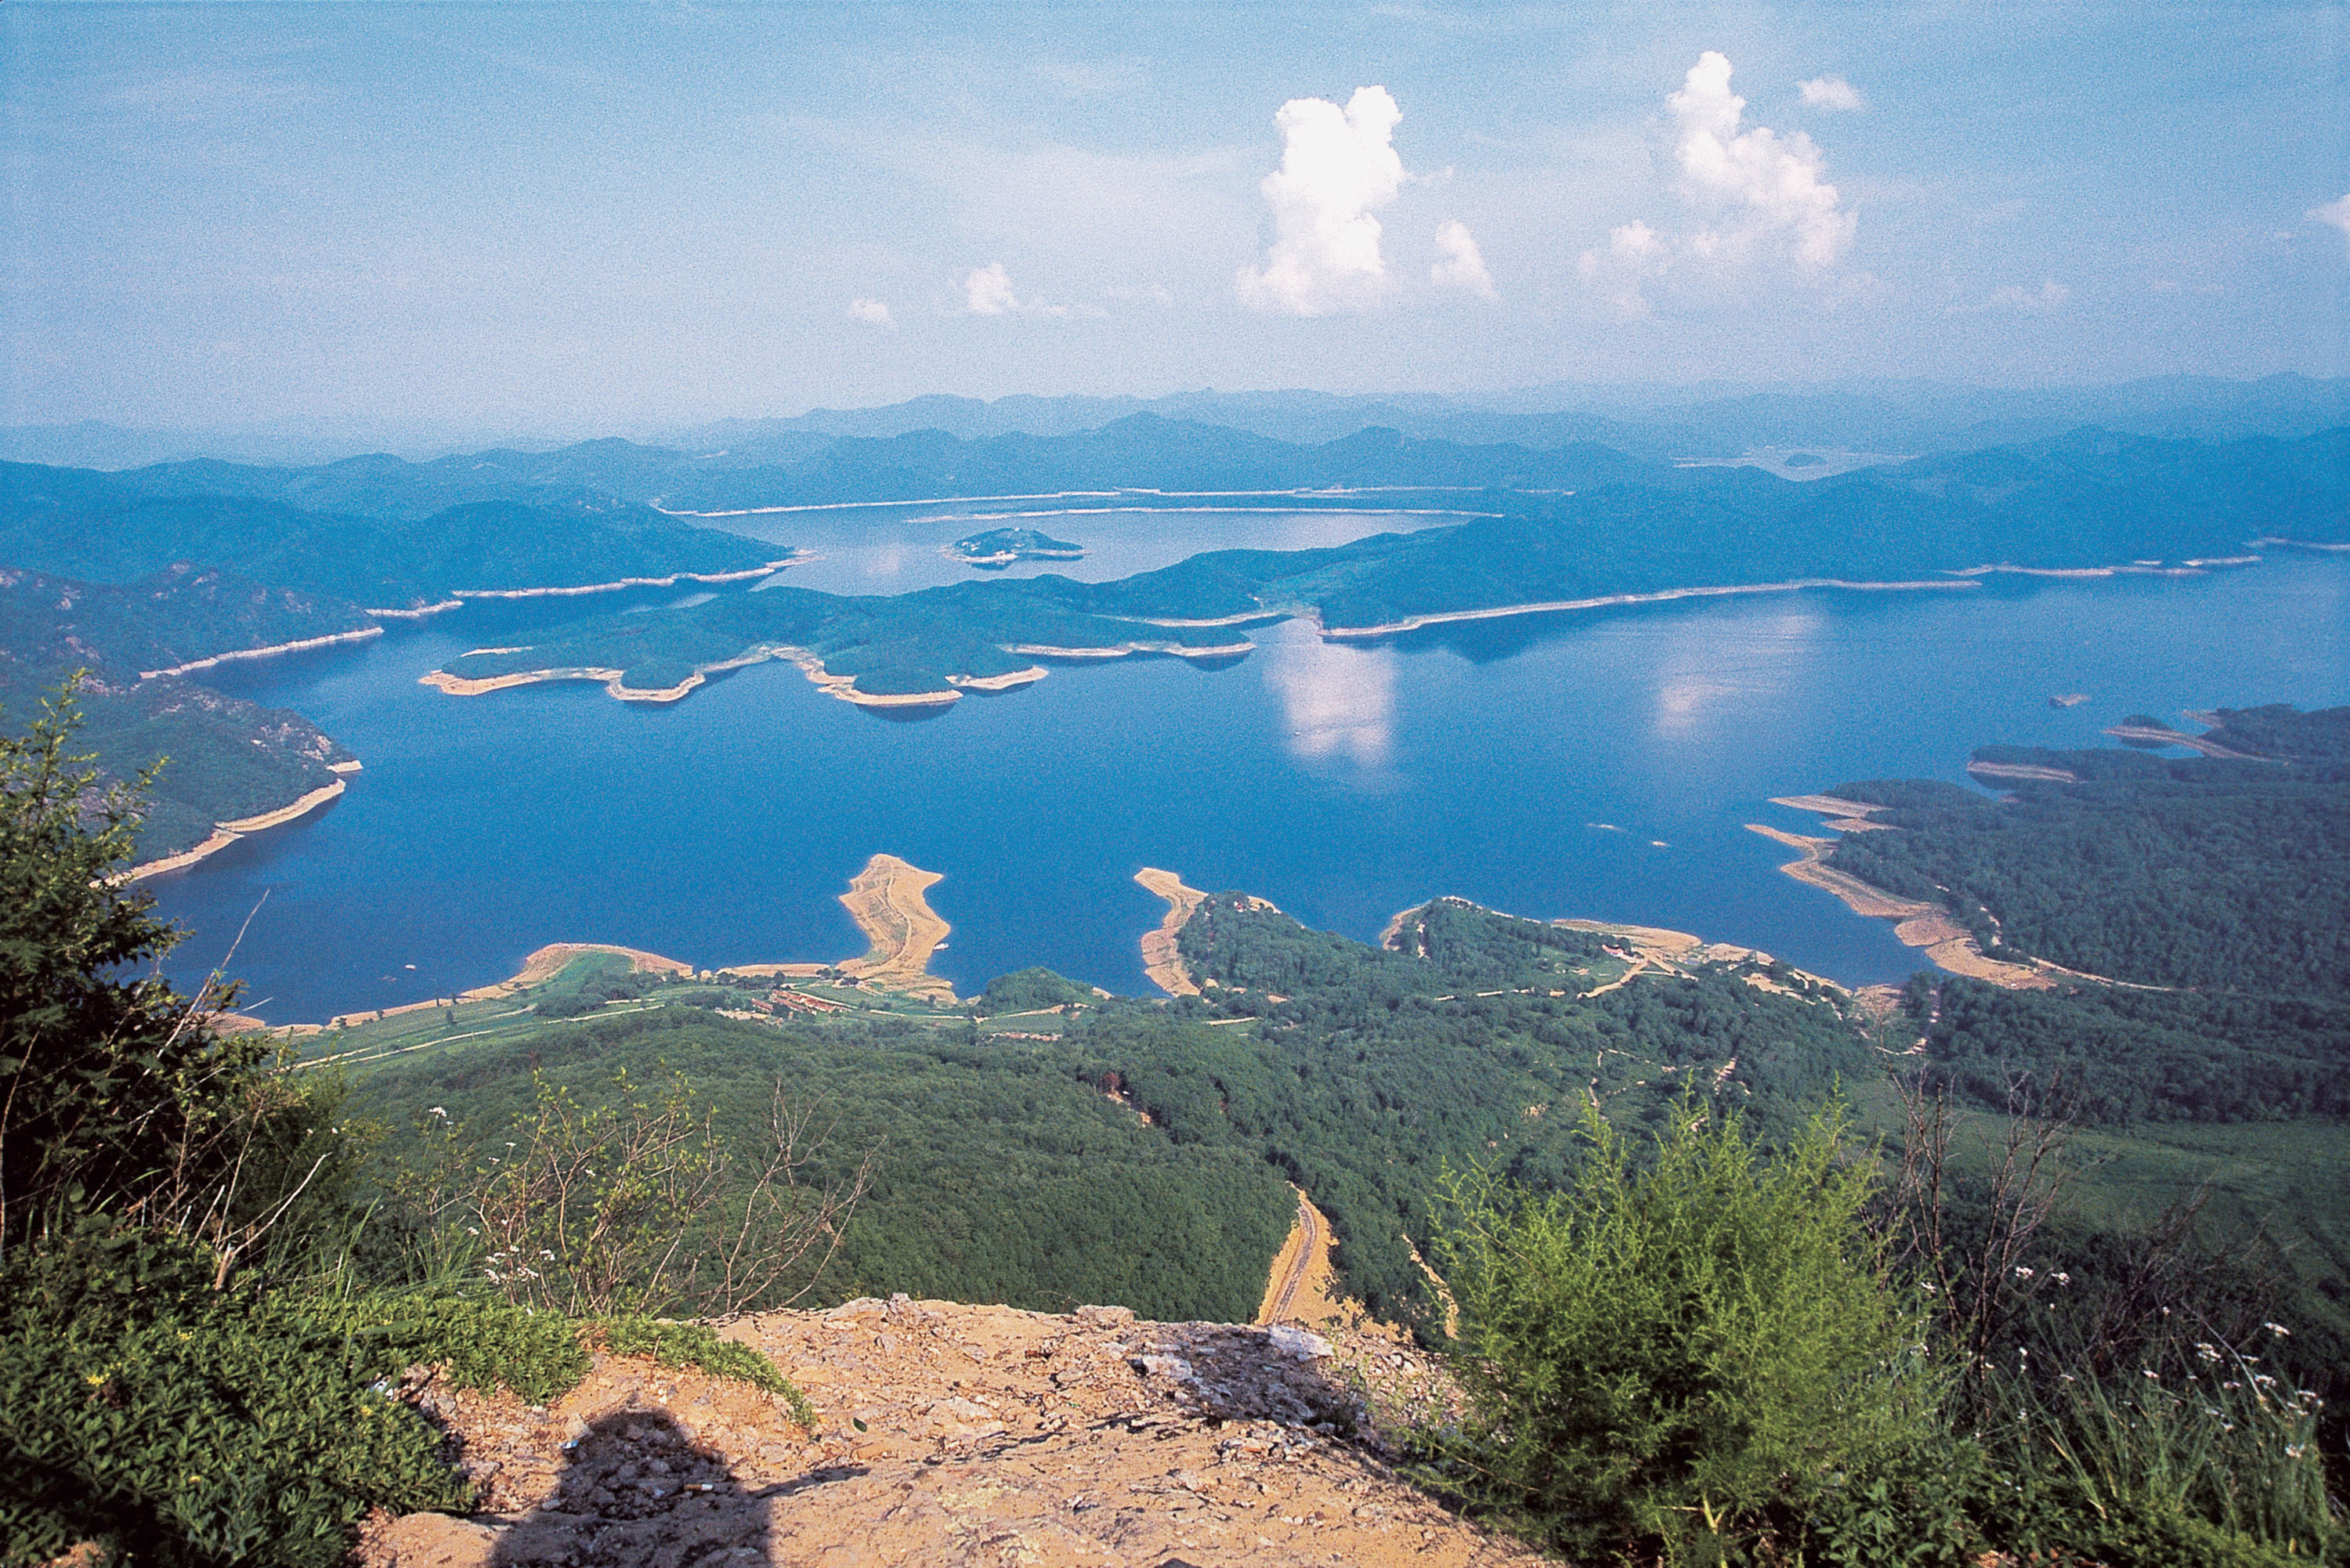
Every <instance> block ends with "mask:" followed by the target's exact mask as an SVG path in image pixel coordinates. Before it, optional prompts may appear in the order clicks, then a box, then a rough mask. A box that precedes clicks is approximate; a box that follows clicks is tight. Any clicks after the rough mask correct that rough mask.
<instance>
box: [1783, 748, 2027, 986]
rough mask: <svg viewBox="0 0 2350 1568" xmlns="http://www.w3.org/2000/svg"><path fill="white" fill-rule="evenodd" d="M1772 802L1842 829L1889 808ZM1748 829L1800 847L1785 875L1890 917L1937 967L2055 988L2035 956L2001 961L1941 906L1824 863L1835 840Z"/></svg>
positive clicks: (1829, 798)
mask: <svg viewBox="0 0 2350 1568" xmlns="http://www.w3.org/2000/svg"><path fill="white" fill-rule="evenodd" d="M1771 804H1772V805H1783V806H1787V807H1790V808H1792V809H1794V810H1796V811H1809V812H1817V813H1820V814H1822V815H1829V816H1830V817H1831V818H1832V820H1830V821H1829V822H1828V824H1827V826H1830V827H1836V828H1841V829H1844V830H1846V831H1853V830H1855V829H1866V828H1877V827H1882V826H1884V825H1882V824H1878V823H1872V822H1870V821H1869V820H1868V818H1869V817H1870V815H1872V814H1874V813H1877V812H1880V811H1884V810H1886V809H1887V808H1886V807H1884V806H1881V805H1867V804H1865V803H1863V802H1860V801H1853V800H1842V799H1839V798H1838V797H1836V796H1835V795H1826V794H1808V795H1775V796H1773V798H1772V801H1771ZM1746 831H1748V832H1749V833H1759V834H1761V835H1762V836H1763V837H1765V838H1768V839H1771V840H1772V841H1773V842H1774V843H1778V844H1783V845H1785V846H1787V847H1789V848H1790V849H1794V850H1799V851H1801V853H1800V854H1799V855H1798V856H1797V857H1796V858H1794V859H1793V860H1790V861H1787V862H1785V863H1784V864H1783V865H1782V866H1781V867H1779V869H1780V871H1781V872H1782V873H1783V874H1784V875H1786V876H1789V877H1794V879H1795V880H1796V881H1798V882H1801V883H1804V884H1805V885H1806V886H1808V887H1813V888H1819V889H1821V890H1822V891H1823V892H1827V893H1833V894H1835V897H1836V898H1839V899H1841V900H1843V902H1844V906H1845V908H1846V909H1850V910H1851V911H1852V912H1853V913H1854V914H1856V915H1866V916H1867V917H1869V918H1870V919H1879V920H1891V921H1893V922H1894V927H1893V938H1894V940H1896V941H1898V942H1899V943H1900V944H1901V945H1902V946H1903V947H1906V948H1919V949H1922V950H1924V951H1925V954H1926V957H1927V958H1928V960H1929V961H1931V962H1932V963H1933V964H1934V965H1935V966H1936V967H1937V968H1939V969H1944V970H1948V971H1950V973H1952V974H1962V975H1965V976H1967V977H1968V978H1970V979H1972V980H1981V981H1989V982H1990V983H1991V984H1992V985H1996V986H2000V987H2002V988H2003V989H2005V990H2008V991H2053V990H2054V989H2055V986H2056V983H2057V982H2056V981H2055V980H2054V979H2053V978H2052V977H2051V976H2050V975H2049V974H2048V973H2046V972H2044V971H2043V970H2042V968H2041V967H2040V965H2039V964H2038V963H2037V962H2036V961H2035V962H2034V963H2033V964H2031V965H2024V964H2013V963H2003V962H2002V961H1999V960H1998V959H1994V958H1991V957H1989V956H1988V955H1986V954H1985V953H1984V952H1983V950H1982V949H1981V946H1979V945H1978V944H1977V943H1976V941H1975V939H1974V933H1972V932H1971V931H1969V930H1968V929H1966V928H1965V927H1963V926H1961V925H1960V924H1958V922H1956V921H1955V920H1952V919H1950V915H1949V913H1948V912H1947V911H1945V910H1944V909H1942V908H1941V907H1940V906H1939V905H1937V904H1926V903H1919V902H1918V901H1916V900H1914V899H1909V898H1897V897H1895V896H1894V895H1893V894H1891V893H1888V892H1887V891H1886V890H1885V889H1884V888H1879V887H1877V886H1875V885H1873V884H1871V883H1867V882H1864V881H1862V880H1861V879H1860V878H1859V877H1855V876H1853V875H1852V874H1851V873H1850V872H1848V871H1839V870H1837V869H1835V867H1832V866H1830V865H1828V864H1827V863H1826V861H1827V857H1828V856H1829V855H1830V854H1832V853H1833V852H1834V851H1835V846H1836V844H1837V842H1838V841H1837V840H1835V839H1834V838H1815V837H1812V836H1808V835H1805V834H1801V833H1789V832H1786V831H1785V830H1784V829H1782V828H1776V827H1771V826H1766V825H1764V824H1763V823H1759V822H1750V823H1748V824H1747V825H1746Z"/></svg>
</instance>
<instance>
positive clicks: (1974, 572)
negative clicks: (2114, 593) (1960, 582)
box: [1950, 546, 2324, 577]
mask: <svg viewBox="0 0 2350 1568" xmlns="http://www.w3.org/2000/svg"><path fill="white" fill-rule="evenodd" d="M2320 547H2321V548H2323V547H2324V546H2320ZM2259 559H2260V557H2259V556H2199V557H2197V558H2196V559H2194V560H2190V561H2181V562H2179V563H2178V565H2177V566H2168V565H2166V564H2165V563H2163V562H2161V561H2131V562H2129V563H2127V564H2126V565H2124V566H2003V565H2002V566H1963V567H1960V568H1959V569H1958V570H1956V571H1954V572H1952V573H1951V574H1950V575H1951V576H1958V577H1981V576H1989V575H1990V574H1991V573H1993V572H1998V573H2002V574H2005V575H2008V576H2018V577H2199V576H2202V575H2203V574H2204V572H2205V571H2206V570H2207V569H2208V568H2210V567H2212V566H2251V565H2252V564H2253V563H2255V562H2257V561H2258V560H2259Z"/></svg>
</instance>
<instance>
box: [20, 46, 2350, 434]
mask: <svg viewBox="0 0 2350 1568" xmlns="http://www.w3.org/2000/svg"><path fill="white" fill-rule="evenodd" d="M2345 78H2350V9H2345V7H2344V6H2342V5H2219V4H2200V5H2178V4H2171V5H2164V4H2148V3H2147V0H2129V3H2126V4H2110V5H2061V4H2059V5H2046V4H2034V5H1941V6H1936V5H1900V6H1890V5H1702V6H1700V5H1690V6H1675V5H1614V6H1611V5H1606V4H1576V5H1360V6H1347V5H1331V4H1321V5H1299V6H1284V5H1264V4H1249V5H1215V6H1210V5H1149V4H1134V3H1127V4H1120V5H1068V6H1055V5H993V6H984V5H951V6H950V5H937V6H920V7H905V8H891V7H887V6H881V5H788V6H755V7H705V6H702V5H679V4H661V5H610V6H573V5H549V6H519V5H494V6H472V5H401V6H391V5H382V6H378V5H281V6H244V5H158V6H140V7H121V6H112V5H37V4H32V5H28V4H25V3H23V0H17V3H16V4H10V5H5V6H0V97H4V98H5V111H0V112H5V121H0V124H5V170H6V182H7V190H6V193H7V206H6V219H5V223H6V228H5V270H0V301H5V305H4V306H0V309H5V327H6V333H7V342H6V350H5V352H6V359H7V367H6V370H5V393H6V396H5V405H4V406H0V422H6V423H27V422H48V421H66V420H78V419H103V420H109V421H115V422H118V423H126V424H147V425H210V426H216V425H222V424H228V423H236V422H243V421H263V420H271V419H280V418H287V417H297V416H317V417H325V418H330V419H370V420H390V421H399V420H411V421H482V422H486V423H489V424H494V425H499V426H503V427H508V428H515V429H522V428H525V427H545V428H556V427H562V428H567V429H570V430H574V431H593V430H606V429H626V428H644V427H646V426H650V425H657V424H660V423H663V422H669V421H691V420H699V419H705V418H714V417H723V416H752V415H761V414H776V413H793V412H797V411H799V410H803V409H805V408H806V407H809V406H811V405H814V404H830V405H834V406H843V405H852V404H863V403H875V402H883V401H889V400H896V399H899V398H904V397H910V396H914V395H918V394H920V393H925V392H941V391H943V392H954V393H962V394H966V395H972V396H981V397H993V396H999V395H1002V394H1004V393H1010V392H1034V393H1055V392H1069V391H1083V392H1096V393H1113V392H1131V393H1138V394H1145V395H1149V394H1155V393H1159V392H1165V391H1170V390H1175V389H1188V388H1197V387H1204V386H1214V387H1218V388H1223V389H1245V388H1273V387H1292V386H1304V387H1315V388H1321V389H1329V390H1335V391H1377V390H1429V391H1451V392H1472V393H1473V392H1477V391H1482V390H1490V389H1502V388H1508V387H1514V386H1524V385H1533V384H1540V383H1546V382H1553V381H1575V382H1586V381H1589V382H1609V381H1627V380H1628V381H1659V380H1661V381H1690V380H1700V379H1726V380H1733V381H1741V382H1755V381H1781V380H1785V381H1814V380H1821V379H1833V378H1846V377H1860V376H1892V377H1931V378H1936V379H1954V380H1969V381H1983V382H1994V383H2015V384H2021V383H2035V382H2043V381H2085V380H2108V379H2123V378H2127V377H2133V376H2141V375H2154V374H2166V373H2172V372H2193V373H2207V374H2218V375H2229V376H2257V375H2264V374H2268V373H2270V372H2272V371H2277V370H2300V371H2303V372H2307V373H2312V374H2341V373H2344V372H2345V370H2350V363H2345V361H2350V334H2345V304H2350V205H2342V204H2337V203H2341V202H2343V199H2344V198H2345V196H2350V79H2345ZM1805 84H1809V85H1808V86H1806V85H1805ZM1365 89H1378V91H1376V92H1373V91H1367V90H1365ZM1741 100H1742V101H1741Z"/></svg>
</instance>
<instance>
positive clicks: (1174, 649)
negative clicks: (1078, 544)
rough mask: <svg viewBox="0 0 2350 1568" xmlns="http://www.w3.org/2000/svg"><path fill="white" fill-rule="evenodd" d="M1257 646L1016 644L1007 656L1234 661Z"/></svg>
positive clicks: (1173, 643) (1137, 643)
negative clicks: (1170, 657) (1141, 656)
mask: <svg viewBox="0 0 2350 1568" xmlns="http://www.w3.org/2000/svg"><path fill="white" fill-rule="evenodd" d="M1255 649H1256V644H1255V643H1253V642H1250V641H1247V640H1245V639H1243V640H1242V641H1240V642H1225V643H1218V644H1216V645H1215V646H1214V647H1211V648H1199V647H1195V646H1193V645H1191V644H1190V643H1183V642H1118V643H1111V644H1109V645H1107V646H1105V647H1101V648H1055V647H1054V646H1053V645H1052V644H1050V643H1045V642H1015V643H1013V644H1012V645H1010V646H1009V647H1007V648H1006V649H1004V651H1005V652H1006V653H1017V654H1019V655H1021V656H1023V657H1024V658H1028V659H1124V658H1126V657H1127V656H1128V654H1135V653H1171V654H1173V655H1174V656H1175V657H1176V658H1178V659H1232V658H1234V657H1236V656H1238V655H1240V654H1243V653H1251V652H1253V651H1255Z"/></svg>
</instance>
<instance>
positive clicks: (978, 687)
mask: <svg viewBox="0 0 2350 1568" xmlns="http://www.w3.org/2000/svg"><path fill="white" fill-rule="evenodd" d="M1051 673H1052V671H1051V670H1047V669H1045V667H1044V666H1043V665H1041V664H1032V665H1030V666H1029V667H1028V668H1027V669H1025V670H1014V671H1012V672H1011V673H1010V674H1008V675H950V676H948V677H947V684H948V685H950V686H954V687H959V688H961V689H962V690H963V691H1011V690H1012V689H1013V688H1014V687H1015V686H1033V685H1035V683H1036V682H1037V681H1039V680H1044V679H1045V676H1047V675H1050V674H1051Z"/></svg>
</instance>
